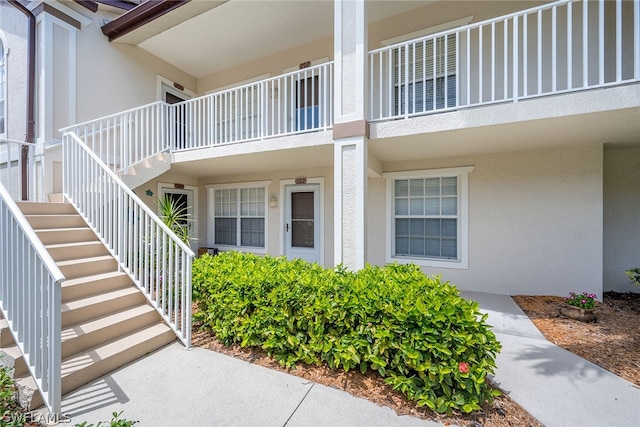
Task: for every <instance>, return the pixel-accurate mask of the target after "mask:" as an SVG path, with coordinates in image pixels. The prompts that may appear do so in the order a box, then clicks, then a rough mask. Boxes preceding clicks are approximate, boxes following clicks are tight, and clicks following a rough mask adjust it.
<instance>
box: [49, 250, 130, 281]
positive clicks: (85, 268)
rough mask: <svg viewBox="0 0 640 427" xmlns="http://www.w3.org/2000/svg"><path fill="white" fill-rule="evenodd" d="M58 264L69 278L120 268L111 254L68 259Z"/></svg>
mask: <svg viewBox="0 0 640 427" xmlns="http://www.w3.org/2000/svg"><path fill="white" fill-rule="evenodd" d="M56 264H57V265H58V268H59V269H60V271H61V272H62V274H64V277H66V278H68V279H76V278H79V277H85V276H93V275H96V274H100V273H108V272H109V271H115V270H117V269H118V263H117V262H116V260H115V259H114V258H113V257H112V256H111V255H102V256H96V257H90V258H81V259H72V260H68V261H60V262H57V263H56Z"/></svg>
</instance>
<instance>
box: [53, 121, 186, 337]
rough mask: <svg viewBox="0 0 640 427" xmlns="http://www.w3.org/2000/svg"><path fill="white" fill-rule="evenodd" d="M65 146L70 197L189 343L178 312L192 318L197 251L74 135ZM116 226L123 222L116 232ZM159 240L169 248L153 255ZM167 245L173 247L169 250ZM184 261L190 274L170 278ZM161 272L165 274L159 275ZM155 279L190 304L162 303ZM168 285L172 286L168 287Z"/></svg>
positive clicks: (66, 138)
mask: <svg viewBox="0 0 640 427" xmlns="http://www.w3.org/2000/svg"><path fill="white" fill-rule="evenodd" d="M62 148H63V161H64V163H65V166H66V167H65V169H66V174H65V176H66V177H67V178H68V179H66V180H65V182H64V194H65V197H66V198H67V199H68V200H69V201H70V202H71V203H72V204H73V205H74V207H75V208H76V209H77V210H78V212H79V213H80V214H81V215H82V217H83V218H84V219H85V220H86V222H87V224H89V226H90V227H91V228H92V229H93V230H94V231H95V232H96V234H97V235H98V236H99V237H100V239H101V240H102V242H103V243H104V244H105V246H106V247H107V249H108V250H109V252H110V253H111V254H112V255H113V256H114V257H115V258H116V259H117V260H118V263H119V265H120V269H121V271H124V272H125V273H127V274H128V275H129V276H130V277H131V279H132V280H133V281H134V283H135V284H136V286H138V288H139V289H140V290H141V291H142V292H143V293H144V294H145V296H146V297H147V298H148V299H149V301H150V303H151V304H152V305H154V307H155V309H156V310H157V311H158V312H159V313H160V315H161V316H162V318H163V319H164V320H165V322H167V324H168V325H169V326H170V327H171V328H172V329H173V331H174V332H175V333H176V336H177V337H178V338H179V339H180V340H181V341H182V342H183V343H185V345H189V343H190V342H191V341H190V340H191V338H190V334H191V331H190V329H185V327H186V323H184V322H179V321H178V319H177V318H176V316H174V315H173V313H174V312H175V311H180V312H181V313H185V315H188V316H190V310H191V299H190V298H191V297H190V294H186V292H188V290H190V289H191V259H192V258H193V257H194V253H193V252H192V251H191V249H190V248H189V247H188V246H187V245H186V244H185V243H184V242H182V241H181V240H180V239H179V238H178V237H177V236H176V235H175V234H174V233H173V232H172V231H171V230H170V229H169V228H168V227H167V226H166V225H165V224H164V223H162V221H161V220H160V219H159V218H158V217H157V216H156V214H155V213H154V212H153V211H152V210H151V209H150V208H149V207H147V206H146V205H145V204H144V202H142V201H141V200H140V199H139V198H138V196H136V195H135V193H133V191H131V189H129V188H128V187H126V185H125V184H124V183H123V182H122V181H121V180H120V179H119V178H118V177H117V175H116V174H115V173H114V172H113V171H111V170H110V169H109V168H108V167H107V165H106V164H104V162H102V161H101V160H100V158H99V157H98V156H97V155H96V154H95V153H94V152H92V151H91V150H90V149H89V147H87V146H86V145H85V144H84V143H83V142H82V141H81V140H80V139H79V138H78V137H77V136H76V135H75V134H74V133H72V132H66V133H64V134H63V141H62ZM79 159H81V161H80V162H78V161H77V160H79ZM104 189H107V190H104ZM102 209H108V210H109V214H110V215H109V220H108V221H107V222H106V224H107V225H106V226H105V225H104V222H103V221H101V220H100V219H101V218H102V216H101V214H100V213H99V212H100V210H102ZM113 222H115V223H117V226H116V227H115V228H114V227H113V224H112V223H113ZM149 229H153V230H154V231H155V233H156V236H157V237H154V235H153V234H151V235H150V234H149ZM155 238H157V239H161V240H162V241H163V242H165V243H164V244H163V245H164V247H165V249H163V250H162V251H160V253H158V251H156V252H155V255H156V256H155V257H153V256H152V254H151V253H150V252H149V251H150V250H157V249H158V247H157V246H156V247H155V248H154V247H153V244H152V243H151V242H153V241H154V239H155ZM167 245H169V246H171V247H172V248H173V249H172V250H170V251H166V246H167ZM182 259H184V260H185V262H186V264H185V268H187V269H188V271H177V270H176V271H169V272H168V273H170V276H171V275H172V274H173V273H175V276H171V277H169V276H167V275H166V274H164V273H165V272H166V268H165V266H166V265H181V264H178V260H182ZM160 271H162V272H163V274H162V275H160V276H159V275H158V272H160ZM151 281H155V283H156V285H155V286H156V288H157V282H159V281H162V282H163V286H164V287H165V289H164V290H163V292H164V291H165V290H166V292H170V293H175V294H176V295H177V294H178V293H179V292H182V293H184V294H185V299H184V300H180V301H182V302H184V304H181V305H179V306H176V307H174V308H171V307H169V306H166V305H165V302H166V300H164V299H163V298H160V299H158V298H157V292H156V294H155V295H154V294H153V293H150V292H149V288H150V287H153V285H150V284H149V283H150V282H151ZM168 285H171V287H170V288H169V289H166V286H168ZM159 301H160V304H158V302H159ZM172 310H173V312H172ZM58 331H59V329H58Z"/></svg>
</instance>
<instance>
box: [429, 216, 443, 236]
mask: <svg viewBox="0 0 640 427" xmlns="http://www.w3.org/2000/svg"><path fill="white" fill-rule="evenodd" d="M426 223H427V233H426V235H427V236H429V237H440V220H439V219H427V220H426Z"/></svg>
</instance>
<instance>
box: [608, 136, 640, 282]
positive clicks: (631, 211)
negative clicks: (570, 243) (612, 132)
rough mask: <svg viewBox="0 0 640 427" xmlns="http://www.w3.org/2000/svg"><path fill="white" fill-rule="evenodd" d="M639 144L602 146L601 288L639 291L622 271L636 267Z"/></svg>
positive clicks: (639, 229) (639, 243)
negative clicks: (602, 273)
mask: <svg viewBox="0 0 640 427" xmlns="http://www.w3.org/2000/svg"><path fill="white" fill-rule="evenodd" d="M639 166H640V147H638V146H633V147H613V148H608V147H607V146H605V150H604V276H603V282H604V283H603V285H604V290H605V291H617V292H630V291H636V292H638V291H640V289H638V288H636V287H635V286H633V285H632V284H631V283H630V281H629V279H628V278H627V276H626V275H625V273H624V271H625V270H627V269H629V268H635V267H640V215H639V212H640V185H639V183H640V168H639Z"/></svg>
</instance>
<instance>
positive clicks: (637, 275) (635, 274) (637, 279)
mask: <svg viewBox="0 0 640 427" xmlns="http://www.w3.org/2000/svg"><path fill="white" fill-rule="evenodd" d="M625 274H626V275H627V277H628V278H629V280H630V281H631V283H632V284H634V285H636V286H637V287H638V288H640V268H630V269H628V270H625Z"/></svg>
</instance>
